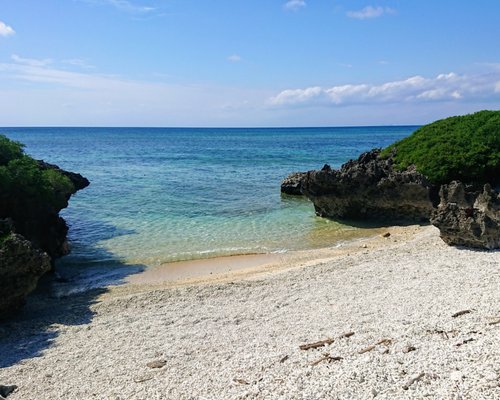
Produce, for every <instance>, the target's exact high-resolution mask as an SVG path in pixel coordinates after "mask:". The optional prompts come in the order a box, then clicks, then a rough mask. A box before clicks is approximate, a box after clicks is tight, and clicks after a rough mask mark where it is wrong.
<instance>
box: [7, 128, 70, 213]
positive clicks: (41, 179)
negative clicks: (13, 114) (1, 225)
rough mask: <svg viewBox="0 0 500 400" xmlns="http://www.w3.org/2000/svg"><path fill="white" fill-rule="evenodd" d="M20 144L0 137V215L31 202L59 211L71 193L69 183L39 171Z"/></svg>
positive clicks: (57, 174) (51, 172)
mask: <svg viewBox="0 0 500 400" xmlns="http://www.w3.org/2000/svg"><path fill="white" fill-rule="evenodd" d="M23 147H24V146H23V145H22V144H21V143H19V142H15V141H12V140H10V139H8V138H7V137H5V136H3V135H0V213H2V214H3V213H5V212H6V209H8V208H10V207H12V206H13V205H19V203H25V204H30V203H31V204H32V203H33V201H35V202H41V203H43V204H47V205H49V206H53V207H56V208H61V207H63V206H64V204H65V203H66V196H67V195H68V194H69V193H71V192H73V191H74V187H73V183H72V182H71V180H70V179H69V178H68V177H66V176H64V175H63V174H61V173H60V172H58V171H56V170H52V169H41V168H40V167H39V165H38V162H37V161H36V160H34V159H33V158H31V157H30V156H28V155H26V154H24V150H23Z"/></svg>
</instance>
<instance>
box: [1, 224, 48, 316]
mask: <svg viewBox="0 0 500 400" xmlns="http://www.w3.org/2000/svg"><path fill="white" fill-rule="evenodd" d="M11 224H12V222H11V221H7V220H2V221H1V224H0V235H1V236H0V282H1V283H0V288H1V293H2V295H1V296H0V318H4V317H6V316H8V315H10V314H12V313H13V312H14V311H16V310H17V309H18V308H19V307H21V306H22V305H23V304H24V301H25V298H26V296H27V294H28V293H30V292H31V291H32V290H33V289H35V287H36V285H37V283H38V279H39V278H40V277H41V276H42V275H43V274H44V273H46V272H47V271H49V270H50V257H49V256H48V254H47V253H45V252H43V251H40V250H38V249H37V248H35V247H34V246H33V245H32V243H31V242H30V241H29V240H26V239H25V238H24V237H23V236H21V235H19V234H16V233H12V232H8V231H6V230H7V229H8V228H7V227H9V226H11Z"/></svg>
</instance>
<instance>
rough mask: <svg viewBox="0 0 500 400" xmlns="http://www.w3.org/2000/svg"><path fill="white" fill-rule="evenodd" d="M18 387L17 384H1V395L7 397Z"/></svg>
mask: <svg viewBox="0 0 500 400" xmlns="http://www.w3.org/2000/svg"><path fill="white" fill-rule="evenodd" d="M16 389H17V386H16V385H0V396H1V397H3V398H5V397H7V396H8V395H9V394H11V393H12V392H13V391H14V390H16Z"/></svg>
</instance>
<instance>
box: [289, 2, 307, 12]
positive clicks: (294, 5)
mask: <svg viewBox="0 0 500 400" xmlns="http://www.w3.org/2000/svg"><path fill="white" fill-rule="evenodd" d="M306 5H307V3H306V2H305V0H289V1H287V2H286V3H285V5H284V6H283V7H285V9H286V10H291V11H298V10H300V9H301V8H303V7H305V6H306Z"/></svg>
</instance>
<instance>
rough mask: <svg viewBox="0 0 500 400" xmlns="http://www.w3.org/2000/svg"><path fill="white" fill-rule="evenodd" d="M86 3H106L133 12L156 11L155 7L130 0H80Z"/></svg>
mask: <svg viewBox="0 0 500 400" xmlns="http://www.w3.org/2000/svg"><path fill="white" fill-rule="evenodd" d="M80 1H83V2H85V3H94V4H104V5H110V6H112V7H115V8H116V9H117V10H119V11H123V12H127V13H131V14H148V13H151V12H154V11H156V8H154V7H147V6H142V5H138V4H136V3H134V2H132V1H129V0H80Z"/></svg>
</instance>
